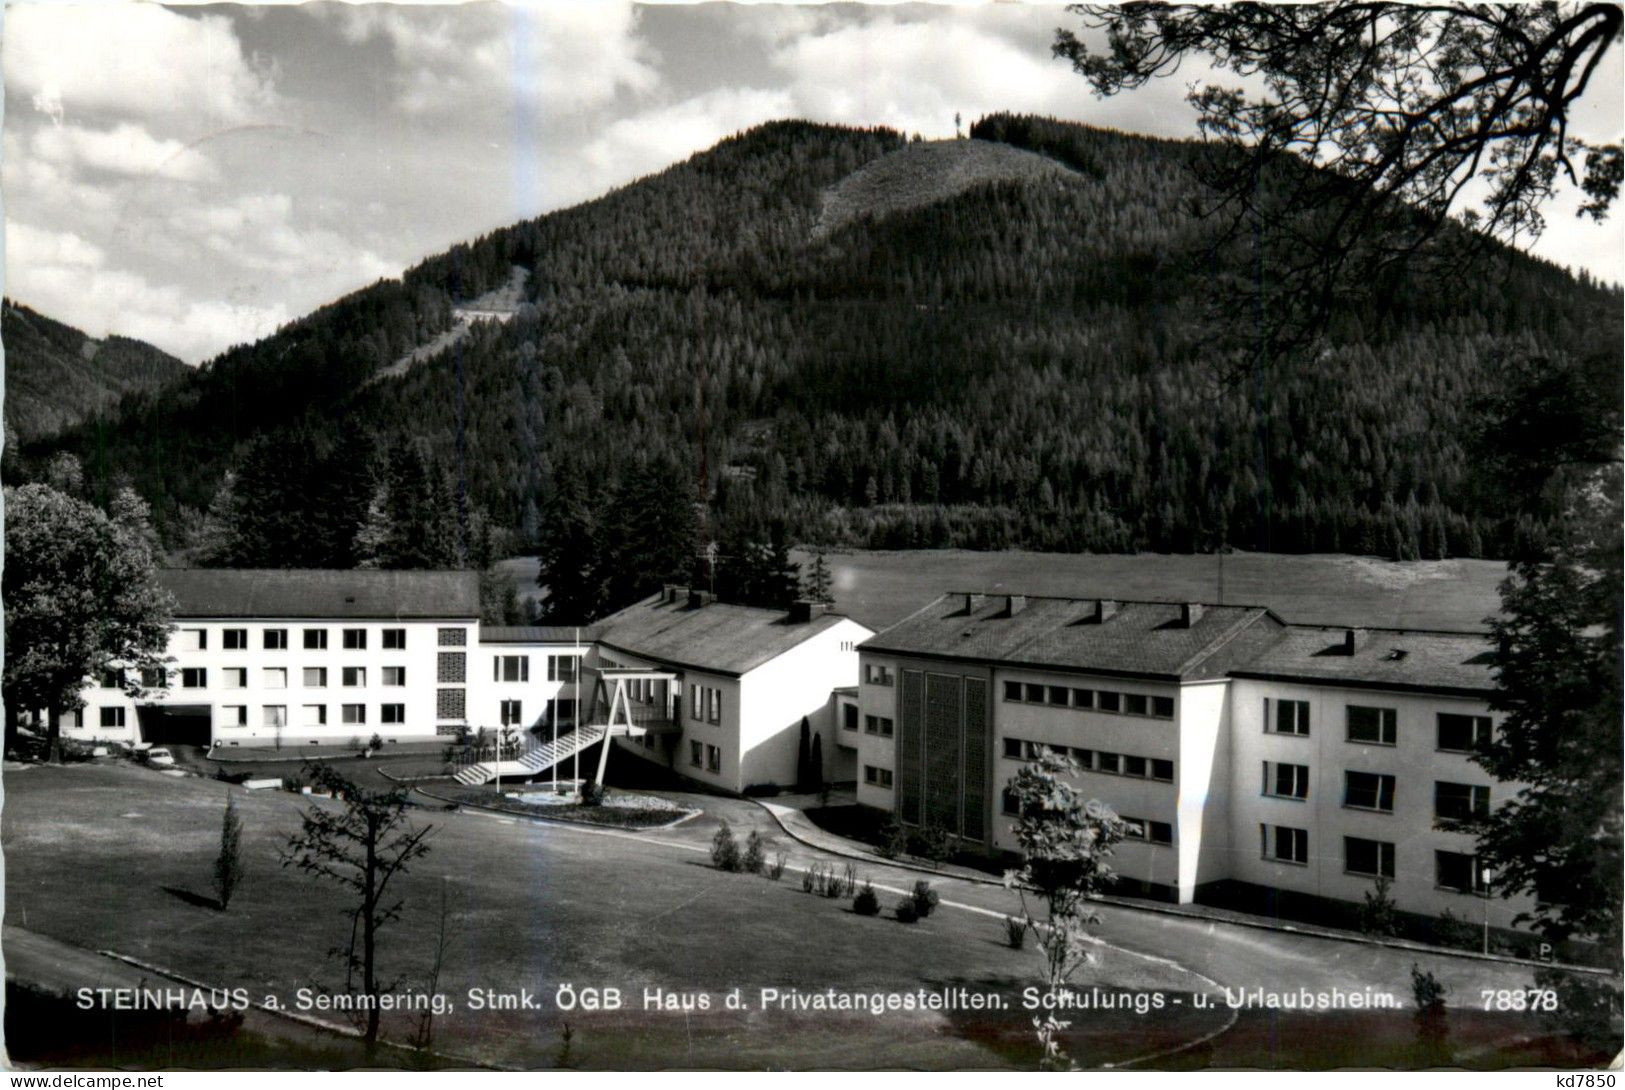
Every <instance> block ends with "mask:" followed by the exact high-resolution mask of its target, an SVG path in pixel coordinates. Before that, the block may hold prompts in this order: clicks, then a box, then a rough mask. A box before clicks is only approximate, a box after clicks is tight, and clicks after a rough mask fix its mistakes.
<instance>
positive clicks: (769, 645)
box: [595, 594, 847, 677]
mask: <svg viewBox="0 0 1625 1090" xmlns="http://www.w3.org/2000/svg"><path fill="white" fill-rule="evenodd" d="M664 599H665V596H664V595H661V594H656V595H653V596H651V597H649V598H646V599H644V600H643V601H641V602H638V603H637V604H635V605H630V606H627V607H626V608H625V609H623V610H621V611H620V612H619V613H615V614H612V615H611V616H609V617H605V618H604V619H603V620H601V621H599V622H598V624H597V625H596V626H595V627H596V628H597V629H598V642H599V643H600V644H601V645H602V646H604V647H608V648H611V649H619V650H621V651H625V652H626V653H627V654H629V655H638V656H640V657H642V658H649V659H657V660H659V661H661V662H665V663H669V664H671V665H673V666H684V667H689V668H691V669H695V670H706V671H709V672H712V673H717V674H728V675H731V676H735V677H737V676H739V675H740V674H745V673H748V672H750V671H751V670H754V669H756V668H757V667H758V666H761V665H762V664H764V663H766V662H769V661H770V660H772V659H774V658H776V657H778V656H779V655H782V654H783V653H784V652H786V651H788V650H790V649H791V648H793V647H795V646H796V645H798V644H800V643H802V642H804V641H805V640H807V639H809V638H810V637H812V636H816V635H817V634H818V633H820V632H823V631H824V630H826V629H828V628H831V627H833V626H834V625H837V624H840V623H841V622H842V621H844V620H847V618H846V617H845V616H843V615H842V614H839V613H823V614H818V615H815V616H814V617H813V618H812V619H811V620H809V621H800V622H796V621H791V620H790V619H789V615H788V614H787V613H785V612H784V611H783V610H778V609H759V608H757V607H755V606H739V605H732V604H730V603H726V602H710V603H708V604H705V605H693V606H691V605H689V604H688V600H687V599H686V598H679V599H678V600H676V601H666V600H664Z"/></svg>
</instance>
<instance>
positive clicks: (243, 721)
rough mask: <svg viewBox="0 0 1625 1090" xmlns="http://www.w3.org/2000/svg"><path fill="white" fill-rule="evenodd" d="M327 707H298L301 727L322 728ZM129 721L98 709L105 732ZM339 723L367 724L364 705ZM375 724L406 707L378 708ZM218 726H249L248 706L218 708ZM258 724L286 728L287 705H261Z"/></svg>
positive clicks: (401, 716) (396, 718)
mask: <svg viewBox="0 0 1625 1090" xmlns="http://www.w3.org/2000/svg"><path fill="white" fill-rule="evenodd" d="M327 708H328V706H327V705H326V704H304V705H301V715H300V725H301V726H305V727H325V726H326V725H327V721H328V720H327ZM128 722H129V720H128V718H127V717H126V714H125V709H124V708H103V709H102V710H101V725H102V728H103V729H104V730H118V729H122V728H123V727H124V726H126V725H127V724H128ZM339 722H341V723H343V724H344V725H345V726H360V725H363V724H365V723H366V722H367V705H365V704H341V705H339ZM378 722H380V723H388V724H397V723H404V722H406V705H405V704H380V705H378ZM218 723H219V725H220V726H222V727H246V726H248V705H247V704H222V705H220V714H219V716H218ZM260 723H261V725H262V726H265V727H268V728H271V729H273V730H280V729H282V728H283V727H286V726H287V725H288V706H287V705H286V704H262V705H261V706H260Z"/></svg>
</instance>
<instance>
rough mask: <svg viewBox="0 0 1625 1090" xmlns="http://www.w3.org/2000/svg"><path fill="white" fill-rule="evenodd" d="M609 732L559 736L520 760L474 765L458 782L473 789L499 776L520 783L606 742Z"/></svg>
mask: <svg viewBox="0 0 1625 1090" xmlns="http://www.w3.org/2000/svg"><path fill="white" fill-rule="evenodd" d="M608 729H609V728H608V727H605V726H602V725H599V726H586V727H577V728H576V729H575V730H573V731H571V732H570V733H568V734H561V735H559V737H558V738H556V739H551V740H549V741H546V742H542V743H540V744H537V745H532V746H530V747H529V748H528V749H526V750H525V751H524V752H523V753H521V754H520V755H519V756H518V757H512V758H509V759H508V760H504V761H481V762H479V763H478V764H471V765H469V766H468V767H467V768H465V769H463V770H462V771H460V772H458V773H457V775H456V780H457V782H458V783H460V784H464V785H465V786H469V787H472V786H475V785H476V784H485V783H490V782H491V781H492V780H494V779H496V778H497V776H498V775H501V776H504V777H512V778H513V779H516V780H517V779H524V778H525V777H528V776H534V775H536V774H537V773H538V772H545V771H547V770H548V769H549V768H552V767H553V766H554V765H556V764H558V763H559V762H561V761H564V760H566V759H568V758H570V757H573V756H575V755H576V754H577V753H580V752H581V751H582V750H584V749H586V748H587V747H589V746H591V745H593V744H594V743H596V742H599V741H601V740H603V737H604V734H605V733H606V732H607V731H608Z"/></svg>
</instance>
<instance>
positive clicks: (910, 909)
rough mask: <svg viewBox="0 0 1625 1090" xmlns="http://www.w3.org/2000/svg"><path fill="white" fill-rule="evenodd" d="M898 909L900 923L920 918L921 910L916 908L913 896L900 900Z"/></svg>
mask: <svg viewBox="0 0 1625 1090" xmlns="http://www.w3.org/2000/svg"><path fill="white" fill-rule="evenodd" d="M896 911H897V922H898V923H914V922H915V921H916V920H918V919H919V918H920V914H919V912H918V911H916V910H915V908H914V899H913V898H912V897H905V898H904V899H903V900H901V901H898V902H897V910H896Z"/></svg>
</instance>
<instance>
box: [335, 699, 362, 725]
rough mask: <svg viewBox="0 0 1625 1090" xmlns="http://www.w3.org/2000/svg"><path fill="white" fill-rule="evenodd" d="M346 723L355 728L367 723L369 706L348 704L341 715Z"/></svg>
mask: <svg viewBox="0 0 1625 1090" xmlns="http://www.w3.org/2000/svg"><path fill="white" fill-rule="evenodd" d="M340 716H341V718H342V719H343V720H344V722H345V723H347V724H349V725H351V726H355V725H358V724H361V723H365V722H366V721H367V706H366V705H365V704H346V705H344V708H343V711H342V712H341V713H340Z"/></svg>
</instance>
